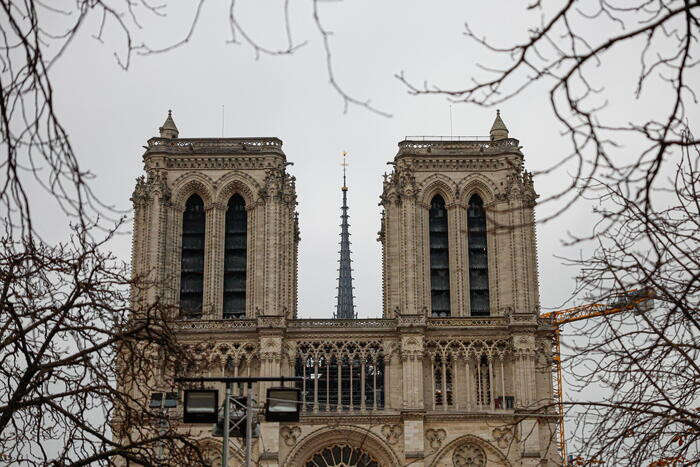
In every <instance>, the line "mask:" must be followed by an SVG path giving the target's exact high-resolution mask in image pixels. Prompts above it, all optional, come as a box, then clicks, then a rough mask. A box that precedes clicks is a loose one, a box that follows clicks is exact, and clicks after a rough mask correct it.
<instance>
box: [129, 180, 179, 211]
mask: <svg viewBox="0 0 700 467" xmlns="http://www.w3.org/2000/svg"><path fill="white" fill-rule="evenodd" d="M154 196H158V197H160V199H161V202H162V203H163V204H168V203H169V202H170V197H171V191H170V188H169V187H168V184H167V182H166V181H165V177H164V176H163V175H162V174H160V173H159V172H150V173H149V174H148V177H147V178H146V177H143V176H140V177H138V178H136V187H135V188H134V192H133V193H132V195H131V201H132V202H133V203H134V206H135V207H139V206H144V205H145V204H147V203H148V201H149V200H151V199H153V197H154Z"/></svg>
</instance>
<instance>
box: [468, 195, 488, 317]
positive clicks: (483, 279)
mask: <svg viewBox="0 0 700 467" xmlns="http://www.w3.org/2000/svg"><path fill="white" fill-rule="evenodd" d="M467 227H468V239H467V242H468V246H469V303H470V308H471V315H472V316H488V315H489V314H490V308H489V264H488V256H487V252H486V212H485V211H484V201H483V200H482V199H481V197H480V196H479V195H472V197H471V198H469V206H468V207H467Z"/></svg>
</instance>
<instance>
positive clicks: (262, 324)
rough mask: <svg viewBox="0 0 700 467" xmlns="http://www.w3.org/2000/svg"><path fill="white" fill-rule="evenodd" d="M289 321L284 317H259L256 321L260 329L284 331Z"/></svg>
mask: <svg viewBox="0 0 700 467" xmlns="http://www.w3.org/2000/svg"><path fill="white" fill-rule="evenodd" d="M286 321H287V319H286V318H285V317H284V316H265V315H263V316H258V318H257V320H256V324H257V328H258V329H284V328H285V327H286Z"/></svg>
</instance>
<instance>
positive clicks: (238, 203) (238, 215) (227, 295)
mask: <svg viewBox="0 0 700 467" xmlns="http://www.w3.org/2000/svg"><path fill="white" fill-rule="evenodd" d="M225 231H226V240H225V242H224V251H225V253H224V318H245V303H246V265H247V241H248V213H247V211H246V208H245V201H244V200H243V198H242V197H241V195H238V194H235V195H233V196H232V197H231V198H230V199H229V201H228V208H227V209H226V230H225Z"/></svg>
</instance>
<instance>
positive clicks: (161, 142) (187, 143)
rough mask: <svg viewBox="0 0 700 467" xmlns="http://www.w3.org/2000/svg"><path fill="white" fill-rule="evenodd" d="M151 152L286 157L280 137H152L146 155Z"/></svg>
mask: <svg viewBox="0 0 700 467" xmlns="http://www.w3.org/2000/svg"><path fill="white" fill-rule="evenodd" d="M151 154H226V155H256V156H260V155H278V156H282V157H283V158H284V152H283V151H282V141H281V140H280V139H278V138H265V137H263V138H174V139H172V138H151V139H149V140H148V146H147V147H146V153H145V154H144V157H147V156H149V155H151ZM171 161H176V159H171ZM222 168H224V167H222Z"/></svg>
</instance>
